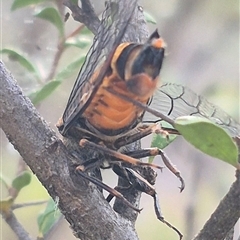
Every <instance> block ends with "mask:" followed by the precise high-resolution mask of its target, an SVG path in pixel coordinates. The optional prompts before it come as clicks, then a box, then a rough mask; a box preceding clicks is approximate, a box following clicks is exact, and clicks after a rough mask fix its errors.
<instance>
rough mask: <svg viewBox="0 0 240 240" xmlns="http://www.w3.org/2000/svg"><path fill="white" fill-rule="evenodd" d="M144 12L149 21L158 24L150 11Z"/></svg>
mask: <svg viewBox="0 0 240 240" xmlns="http://www.w3.org/2000/svg"><path fill="white" fill-rule="evenodd" d="M143 14H144V17H145V19H146V21H147V22H149V23H153V24H157V21H156V19H155V18H154V17H153V16H152V15H151V14H150V13H148V12H146V11H144V12H143Z"/></svg>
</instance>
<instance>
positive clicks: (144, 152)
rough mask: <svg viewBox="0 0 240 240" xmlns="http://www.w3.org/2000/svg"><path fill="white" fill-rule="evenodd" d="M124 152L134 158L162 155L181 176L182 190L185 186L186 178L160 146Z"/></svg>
mask: <svg viewBox="0 0 240 240" xmlns="http://www.w3.org/2000/svg"><path fill="white" fill-rule="evenodd" d="M124 154H126V155H128V156H131V157H133V158H137V159H140V158H144V157H151V156H157V155H160V156H161V158H162V160H163V163H164V164H165V166H166V167H167V168H168V169H169V170H170V171H171V172H172V173H173V174H174V175H175V176H177V177H178V178H179V180H180V182H181V185H180V187H179V188H180V191H181V192H182V191H183V189H184V188H185V183H184V179H183V178H182V176H181V173H180V171H179V170H178V169H177V168H176V167H175V166H174V165H173V163H172V162H171V161H170V159H169V158H168V156H167V155H166V153H164V151H162V150H161V149H159V148H146V149H139V150H135V151H129V152H125V153H124Z"/></svg>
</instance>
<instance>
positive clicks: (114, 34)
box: [61, 0, 137, 134]
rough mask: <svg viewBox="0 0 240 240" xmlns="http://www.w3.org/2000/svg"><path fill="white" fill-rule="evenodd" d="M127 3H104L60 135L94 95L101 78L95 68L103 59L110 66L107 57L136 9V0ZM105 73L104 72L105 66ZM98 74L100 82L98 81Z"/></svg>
mask: <svg viewBox="0 0 240 240" xmlns="http://www.w3.org/2000/svg"><path fill="white" fill-rule="evenodd" d="M126 4H127V5H126ZM126 4H125V5H120V4H119V5H118V3H117V2H116V3H114V4H113V2H111V3H108V4H106V9H105V10H104V12H103V14H102V20H101V21H100V25H99V28H98V31H97V34H96V36H95V37H94V40H93V44H92V46H91V48H90V50H89V52H88V53H87V55H86V58H85V61H84V63H83V66H82V68H81V70H80V72H79V74H78V77H77V79H76V81H75V84H74V86H73V89H72V92H71V94H70V97H69V100H68V103H67V106H66V109H65V111H64V113H63V117H62V126H61V133H62V134H64V133H65V132H66V131H67V130H68V129H69V127H71V125H72V123H73V122H74V121H75V120H76V119H77V118H78V117H79V116H81V114H82V113H83V111H84V110H85V109H86V104H88V102H89V100H90V98H91V97H92V94H94V92H96V89H97V88H98V87H99V85H100V84H101V82H102V80H103V78H104V73H103V72H102V70H103V69H101V71H98V72H96V69H97V67H99V65H100V64H103V63H104V60H105V61H106V62H108V64H109V63H110V59H109V58H112V55H111V54H110V53H111V52H113V51H114V48H116V47H117V46H118V45H119V44H120V43H121V41H122V38H123V36H124V33H125V31H126V28H127V26H128V24H129V23H130V21H131V17H132V15H133V12H134V10H135V9H136V6H137V0H131V1H128V2H127V1H126ZM103 65H104V64H103ZM105 71H107V68H106V67H105ZM100 73H101V79H98V75H100ZM93 74H94V79H97V81H92V80H91V78H92V77H93ZM90 80H91V81H90ZM93 82H94V83H93Z"/></svg>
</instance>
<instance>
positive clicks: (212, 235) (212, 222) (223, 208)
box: [194, 170, 240, 240]
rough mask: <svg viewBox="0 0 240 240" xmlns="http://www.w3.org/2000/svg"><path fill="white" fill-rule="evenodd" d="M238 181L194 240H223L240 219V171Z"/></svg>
mask: <svg viewBox="0 0 240 240" xmlns="http://www.w3.org/2000/svg"><path fill="white" fill-rule="evenodd" d="M236 178H237V179H236V181H235V182H234V183H233V184H232V186H231V188H230V190H229V192H228V193H227V195H226V196H225V197H224V199H223V200H222V201H221V202H220V204H219V206H218V207H217V209H216V210H215V211H214V213H213V214H212V215H211V217H210V219H209V220H208V221H207V222H206V224H205V225H204V227H203V229H202V230H201V231H200V233H199V234H198V235H197V236H196V237H195V238H194V240H202V239H211V240H222V239H224V238H225V237H226V236H227V234H228V232H229V231H230V230H231V229H232V228H233V227H234V225H235V224H236V222H237V221H238V219H239V218H240V171H238V170H237V171H236Z"/></svg>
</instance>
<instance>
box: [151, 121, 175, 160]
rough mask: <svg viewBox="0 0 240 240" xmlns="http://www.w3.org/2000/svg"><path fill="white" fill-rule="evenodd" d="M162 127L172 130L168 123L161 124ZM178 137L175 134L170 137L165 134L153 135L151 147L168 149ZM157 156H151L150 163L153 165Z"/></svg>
mask: <svg viewBox="0 0 240 240" xmlns="http://www.w3.org/2000/svg"><path fill="white" fill-rule="evenodd" d="M161 125H162V127H166V128H167V127H168V128H172V126H171V125H170V124H168V123H166V122H164V123H162V124H161ZM176 137H177V135H175V134H169V135H167V136H166V135H164V134H153V139H152V143H151V147H157V148H160V149H164V148H165V147H167V146H168V145H169V144H170V143H171V142H173V141H174V140H175V138H176ZM154 157H155V156H151V157H149V160H148V161H149V162H150V163H151V162H152V161H153V159H154Z"/></svg>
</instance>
